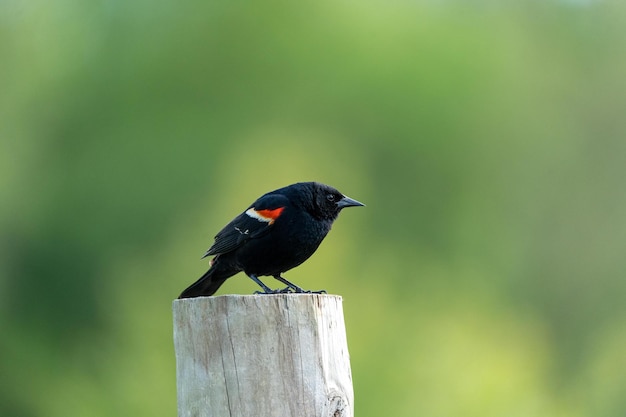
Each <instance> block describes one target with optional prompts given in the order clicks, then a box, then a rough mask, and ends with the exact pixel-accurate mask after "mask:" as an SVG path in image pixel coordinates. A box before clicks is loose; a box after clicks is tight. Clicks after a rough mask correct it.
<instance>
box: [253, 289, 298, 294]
mask: <svg viewBox="0 0 626 417" xmlns="http://www.w3.org/2000/svg"><path fill="white" fill-rule="evenodd" d="M286 292H289V291H285V289H282V290H281V289H278V290H272V289H268V290H265V291H255V292H254V294H255V295H272V294H285V293H286Z"/></svg>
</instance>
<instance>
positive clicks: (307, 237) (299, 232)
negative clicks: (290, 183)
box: [236, 207, 332, 276]
mask: <svg viewBox="0 0 626 417" xmlns="http://www.w3.org/2000/svg"><path fill="white" fill-rule="evenodd" d="M290 208H291V209H292V210H285V212H284V214H283V215H282V216H281V217H280V218H279V219H278V220H277V221H276V223H275V224H274V225H273V226H272V228H271V230H269V231H268V233H266V234H264V235H263V236H261V237H259V238H256V239H250V240H248V241H247V242H246V244H245V245H242V246H241V247H240V248H239V249H238V250H237V256H236V258H237V263H238V265H239V266H240V267H241V269H243V270H244V271H245V272H246V273H248V274H254V275H260V276H263V275H278V274H280V273H283V272H285V271H288V270H290V269H292V268H294V267H296V266H298V265H300V264H301V263H303V262H304V261H306V260H307V259H308V258H309V257H310V256H311V255H313V253H314V252H315V250H316V249H317V248H318V247H319V245H320V243H322V240H324V238H325V237H326V235H327V234H328V232H329V231H330V227H331V224H332V222H327V221H319V220H316V219H314V218H313V217H312V216H310V215H309V214H308V213H306V212H303V211H300V210H295V209H293V208H292V207H290Z"/></svg>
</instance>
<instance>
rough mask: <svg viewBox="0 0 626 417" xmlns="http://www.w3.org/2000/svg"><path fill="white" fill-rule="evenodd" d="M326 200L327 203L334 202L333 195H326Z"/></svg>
mask: <svg viewBox="0 0 626 417" xmlns="http://www.w3.org/2000/svg"><path fill="white" fill-rule="evenodd" d="M326 199H327V200H328V201H333V202H334V201H335V195H334V194H328V195H326Z"/></svg>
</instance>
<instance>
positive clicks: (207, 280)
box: [178, 262, 239, 298]
mask: <svg viewBox="0 0 626 417" xmlns="http://www.w3.org/2000/svg"><path fill="white" fill-rule="evenodd" d="M237 272H239V271H238V270H232V269H227V268H223V267H222V266H221V265H220V264H219V263H217V262H216V263H214V264H213V265H211V268H210V269H209V270H208V271H206V273H205V274H204V275H202V276H201V277H200V278H199V279H198V280H197V281H196V282H194V283H193V284H191V285H190V286H189V287H188V288H187V289H186V290H185V291H183V292H182V293H181V294H180V295H179V296H178V298H193V297H207V296H209V295H213V294H215V292H216V291H217V290H218V288H219V287H220V286H221V285H222V284H223V283H224V281H226V280H227V279H228V278H230V277H232V276H233V275H235V274H236V273H237Z"/></svg>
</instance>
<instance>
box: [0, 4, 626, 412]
mask: <svg viewBox="0 0 626 417" xmlns="http://www.w3.org/2000/svg"><path fill="white" fill-rule="evenodd" d="M0 83H1V84H0V117H1V120H0V141H1V142H0V146H1V149H0V201H1V204H0V228H1V229H0V230H1V235H0V274H1V275H0V331H1V336H0V415H2V416H6V417H35V416H45V417H57V416H58V417H68V416H69V417H74V416H81V417H91V416H94V417H100V416H103V417H104V416H124V415H133V416H173V415H175V413H176V388H175V387H176V382H175V363H174V352H173V344H172V318H171V302H172V300H173V299H174V298H175V297H176V296H177V295H178V294H179V292H180V291H181V290H182V289H184V288H185V287H186V286H187V285H189V284H190V283H191V282H193V281H194V280H195V279H196V278H197V277H199V276H200V275H201V274H202V273H203V272H204V271H205V270H206V269H207V267H208V262H207V260H203V261H201V260H200V256H201V255H202V254H203V253H204V251H205V250H206V248H207V247H208V246H209V245H210V244H211V242H212V237H213V235H214V234H215V233H216V232H217V231H218V230H219V229H220V228H221V227H222V226H223V225H224V224H225V223H226V222H228V221H229V220H230V219H231V218H232V217H233V216H234V215H235V214H237V213H238V212H239V211H241V210H242V209H243V208H244V207H246V205H248V204H250V203H251V202H252V201H253V200H254V199H255V198H256V197H258V196H259V195H261V194H262V193H264V192H266V191H269V190H272V189H275V188H278V187H281V186H283V185H287V184H290V183H293V182H296V181H308V180H317V181H322V182H325V183H328V184H331V185H333V186H335V187H337V188H339V189H340V190H341V191H342V192H344V193H345V194H347V195H349V196H351V197H353V198H356V199H358V200H361V201H363V202H365V203H366V204H367V207H366V208H364V209H353V210H349V211H347V212H345V213H343V214H342V216H341V217H340V219H339V220H338V222H337V223H336V224H335V227H334V230H333V232H332V233H331V234H330V235H329V237H328V238H327V240H326V241H325V242H324V244H323V245H322V246H321V248H320V249H319V250H318V252H317V253H316V254H315V256H314V257H313V258H311V259H310V260H309V261H308V262H307V263H306V264H304V265H303V266H301V267H299V268H297V269H296V270H293V271H291V272H289V273H288V274H287V275H286V277H287V278H290V279H293V280H294V281H296V282H297V283H299V284H301V285H303V286H305V287H310V288H325V289H327V290H328V291H329V292H330V293H336V294H340V295H342V296H343V297H344V309H345V317H346V324H347V332H348V341H349V347H350V353H351V359H352V368H353V378H354V389H355V401H356V415H358V416H360V417H366V416H381V415H393V416H429V417H440V416H441V417H444V416H466V417H472V416H476V417H489V416H494V417H495V416H498V417H500V416H507V417H511V416H557V417H582V416H592V417H604V416H606V417H609V416H611V417H612V416H615V417H623V416H625V415H626V281H625V279H624V278H625V275H626V274H625V272H626V256H625V254H624V248H625V247H626V190H625V189H624V178H625V176H626V117H625V116H624V109H625V108H626V5H624V3H623V2H622V3H620V2H615V3H612V2H609V1H582V0H580V1H557V0H553V1H548V0H546V1H539V0H537V1H515V2H514V1H488V0H484V1H481V0H475V1H452V0H451V1H443V0H442V1H434V0H430V1H426V0H423V1H418V0H416V1H400V2H383V1H324V0H323V1H316V2H309V1H304V2H283V1H259V2H238V1H234V2H226V1H214V2H204V1H187V0H185V1H172V0H162V1H147V0H136V1H132V2H127V1H121V0H102V1H77V0H57V1H55V2H46V1H43V0H33V1H29V2H25V1H11V0H8V1H7V0H4V1H2V2H0ZM255 289H256V287H255V285H254V283H252V282H251V281H250V280H249V279H247V278H246V277H245V276H243V275H238V276H237V277H235V278H233V279H232V280H229V281H228V282H227V283H226V284H225V285H224V286H223V287H222V289H221V290H220V292H219V293H220V294H226V293H243V294H249V293H251V292H252V291H254V290H255Z"/></svg>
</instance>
